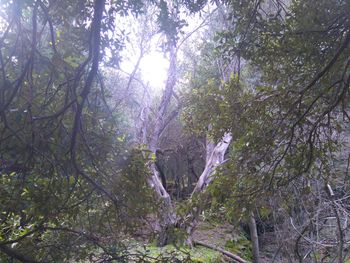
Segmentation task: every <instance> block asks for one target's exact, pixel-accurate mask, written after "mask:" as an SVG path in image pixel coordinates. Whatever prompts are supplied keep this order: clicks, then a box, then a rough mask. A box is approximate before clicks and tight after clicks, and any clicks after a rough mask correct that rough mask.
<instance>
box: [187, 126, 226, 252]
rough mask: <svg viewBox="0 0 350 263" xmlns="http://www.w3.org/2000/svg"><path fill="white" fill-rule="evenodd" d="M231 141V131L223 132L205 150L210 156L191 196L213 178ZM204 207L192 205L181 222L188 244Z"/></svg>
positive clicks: (191, 239)
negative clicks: (221, 136) (215, 143)
mask: <svg viewBox="0 0 350 263" xmlns="http://www.w3.org/2000/svg"><path fill="white" fill-rule="evenodd" d="M231 141H232V134H231V133H225V134H224V136H223V138H222V139H221V141H220V142H219V143H218V144H217V145H216V146H215V147H214V149H212V150H209V151H208V150H207V153H210V157H209V158H208V157H207V162H206V165H205V168H204V171H203V172H202V174H201V176H200V177H199V180H198V182H197V184H196V186H195V188H194V189H193V192H192V195H191V198H193V196H194V195H195V194H198V193H200V192H203V191H204V190H205V189H206V188H207V186H208V185H209V184H210V182H211V181H212V179H213V175H214V173H215V169H216V168H217V167H218V166H220V165H222V164H223V163H224V161H225V159H224V157H225V153H226V151H227V149H228V147H229V146H230V143H231ZM209 145H210V144H209ZM203 209H204V207H203V204H202V205H200V206H197V207H194V208H193V209H192V211H191V213H190V214H189V215H187V217H186V219H185V222H183V227H184V228H185V229H186V233H187V235H188V237H187V240H186V243H187V244H188V245H190V246H192V245H193V238H192V236H193V232H194V230H195V228H196V227H197V224H198V219H199V216H200V214H201V212H202V211H203Z"/></svg>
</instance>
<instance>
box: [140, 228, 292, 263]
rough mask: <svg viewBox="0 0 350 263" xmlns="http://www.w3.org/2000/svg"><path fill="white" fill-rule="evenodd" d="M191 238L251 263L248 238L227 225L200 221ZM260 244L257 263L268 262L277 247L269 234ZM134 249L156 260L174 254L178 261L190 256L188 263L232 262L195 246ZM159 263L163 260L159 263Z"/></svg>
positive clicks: (145, 246) (283, 262)
mask: <svg viewBox="0 0 350 263" xmlns="http://www.w3.org/2000/svg"><path fill="white" fill-rule="evenodd" d="M193 238H194V240H195V241H200V242H202V243H205V244H208V245H211V246H214V247H217V248H220V249H223V250H226V251H228V252H231V253H234V254H236V255H238V256H240V257H241V258H243V259H245V260H247V261H248V262H251V261H252V252H251V242H250V240H249V239H248V237H247V234H246V233H244V231H243V230H242V229H241V228H239V227H235V226H233V225H231V224H229V223H222V222H221V223H209V222H201V223H200V224H199V225H198V227H197V229H196V231H195V232H194V236H193ZM260 241H261V242H260V244H261V263H271V262H272V259H273V257H274V254H275V251H276V250H277V247H278V245H277V244H276V242H275V239H274V235H273V233H265V234H264V235H262V236H261V240H260ZM137 249H138V250H139V251H142V252H144V253H146V254H147V255H149V256H150V257H158V256H159V255H162V254H163V255H171V254H174V253H178V258H180V259H183V260H184V258H185V257H186V255H190V256H191V259H192V260H194V261H191V262H203V263H206V262H208V263H210V262H213V263H214V262H232V259H230V258H228V257H226V256H224V255H223V254H222V253H220V252H218V251H216V250H213V249H210V248H206V247H202V246H200V245H197V246H195V247H194V248H192V249H189V248H183V247H181V248H177V247H175V246H173V245H168V246H166V247H163V248H159V247H157V246H156V245H155V243H146V244H142V245H140V246H138V248H137ZM155 262H158V261H155ZM159 262H166V261H163V260H160V261H159ZM181 262H187V261H181ZM274 262H275V263H285V262H287V261H286V260H283V259H278V258H277V259H276V260H275V261H274Z"/></svg>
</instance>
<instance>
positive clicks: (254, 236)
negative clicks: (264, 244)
mask: <svg viewBox="0 0 350 263" xmlns="http://www.w3.org/2000/svg"><path fill="white" fill-rule="evenodd" d="M248 225H249V232H250V239H251V241H252V252H253V263H259V262H260V259H259V254H260V253H259V238H258V231H257V228H256V221H255V217H254V213H253V212H252V213H251V214H250V216H249V221H248Z"/></svg>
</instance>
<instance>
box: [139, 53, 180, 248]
mask: <svg viewBox="0 0 350 263" xmlns="http://www.w3.org/2000/svg"><path fill="white" fill-rule="evenodd" d="M175 83H176V53H175V48H171V50H170V63H169V69H168V78H167V82H166V86H165V90H164V92H163V96H162V99H161V102H160V104H159V107H158V110H157V113H156V120H155V123H154V126H153V131H152V134H151V136H150V139H149V143H146V144H147V146H148V148H149V150H150V151H151V152H152V153H153V154H156V150H157V146H158V141H159V137H160V133H161V131H162V130H163V129H164V125H166V122H165V119H164V118H165V114H166V112H167V110H168V108H169V104H170V100H171V97H172V95H173V90H174V86H175ZM146 124H147V123H146V122H145V123H144V127H142V129H143V130H141V131H142V137H141V138H142V140H144V141H143V143H145V142H146V141H147V137H146V133H147V131H146V130H145V125H146ZM148 167H149V169H150V171H151V174H152V175H151V177H149V178H148V180H147V181H148V184H149V186H150V187H151V188H152V189H154V192H155V194H156V196H157V199H158V201H159V203H160V222H159V224H160V233H159V238H158V245H159V246H163V245H166V244H167V243H168V240H169V233H170V232H171V230H172V229H173V228H174V226H175V224H176V221H177V217H176V212H175V207H174V205H173V202H172V200H171V197H170V195H169V193H168V192H167V191H166V189H165V188H164V186H163V184H162V181H161V179H160V176H159V172H158V170H157V167H156V164H155V163H154V162H153V161H150V162H149V163H148Z"/></svg>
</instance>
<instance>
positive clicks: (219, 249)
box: [193, 241, 250, 263]
mask: <svg viewBox="0 0 350 263" xmlns="http://www.w3.org/2000/svg"><path fill="white" fill-rule="evenodd" d="M193 244H194V245H199V246H203V247H207V248H210V249H213V250H216V251H219V252H221V253H222V254H224V255H225V256H227V257H229V258H232V259H233V260H235V261H236V262H238V263H250V262H249V261H246V260H244V259H243V258H241V257H240V256H237V255H235V254H233V253H231V252H229V251H226V250H224V249H221V248H219V247H216V246H212V245H209V244H206V243H203V242H201V241H193Z"/></svg>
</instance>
